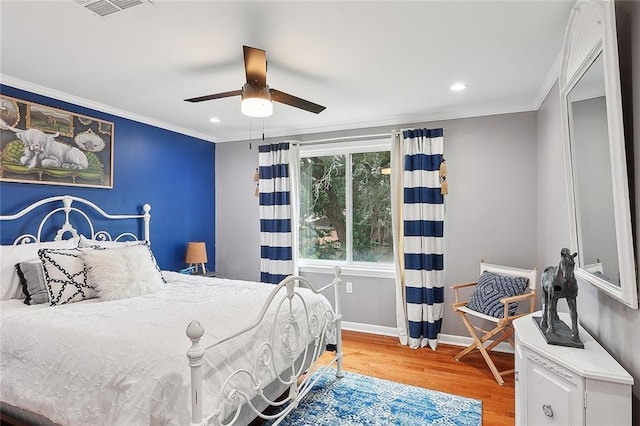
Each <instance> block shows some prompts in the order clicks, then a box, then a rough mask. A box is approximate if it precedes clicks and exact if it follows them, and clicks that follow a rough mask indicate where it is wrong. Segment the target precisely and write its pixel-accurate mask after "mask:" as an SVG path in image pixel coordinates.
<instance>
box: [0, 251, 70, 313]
mask: <svg viewBox="0 0 640 426" xmlns="http://www.w3.org/2000/svg"><path fill="white" fill-rule="evenodd" d="M77 245H78V239H77V238H71V239H68V240H62V241H48V242H43V243H28V244H16V245H6V246H0V300H9V299H22V298H23V297H24V294H23V293H22V286H21V285H20V277H19V276H18V271H17V269H16V265H17V264H18V263H20V262H33V261H37V260H38V250H40V249H43V248H72V247H76V246H77Z"/></svg>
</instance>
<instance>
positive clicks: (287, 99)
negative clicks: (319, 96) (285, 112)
mask: <svg viewBox="0 0 640 426" xmlns="http://www.w3.org/2000/svg"><path fill="white" fill-rule="evenodd" d="M271 100H272V101H276V102H280V103H282V104H287V105H290V106H292V107H296V108H300V109H303V110H305V111H309V112H313V113H315V114H319V113H321V112H322V111H324V110H325V108H326V107H323V106H322V105H318V104H314V103H313V102H309V101H307V100H305V99H301V98H298V97H296V96H293V95H290V94H288V93H284V92H281V91H279V90H276V89H271Z"/></svg>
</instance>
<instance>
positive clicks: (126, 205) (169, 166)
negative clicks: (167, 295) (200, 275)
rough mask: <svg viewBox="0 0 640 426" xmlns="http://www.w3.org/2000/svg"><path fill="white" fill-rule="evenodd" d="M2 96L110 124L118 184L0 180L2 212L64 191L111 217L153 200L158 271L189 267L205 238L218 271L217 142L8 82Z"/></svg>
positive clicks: (5, 227)
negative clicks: (188, 254)
mask: <svg viewBox="0 0 640 426" xmlns="http://www.w3.org/2000/svg"><path fill="white" fill-rule="evenodd" d="M0 93H1V94H3V95H7V96H11V97H14V98H18V99H22V100H25V101H30V102H35V103H39V104H42V105H47V106H51V107H55V108H60V109H63V110H67V111H71V112H74V113H77V114H83V115H87V116H90V117H95V118H99V119H102V120H106V121H111V122H113V123H114V129H115V133H114V171H113V189H103V188H83V187H77V186H61V185H44V184H33V183H13V182H0V214H1V215H8V214H13V213H16V212H18V211H19V210H21V209H22V208H24V207H26V206H28V205H29V204H31V203H33V202H35V201H38V200H40V199H42V198H46V197H51V196H54V195H65V194H68V195H75V196H78V197H83V198H86V199H88V200H90V201H92V202H94V203H95V204H97V205H98V206H100V207H102V208H103V209H104V210H105V211H106V212H107V213H111V214H129V213H142V205H143V204H145V203H148V204H150V205H151V230H150V232H151V242H152V248H153V253H154V255H155V256H156V259H157V261H158V264H159V265H160V268H162V269H166V270H179V269H182V268H184V267H185V264H184V256H185V251H186V245H187V242H189V241H204V242H205V243H206V245H207V254H208V259H209V262H208V264H207V268H208V269H209V270H215V144H213V143H211V142H208V141H205V140H202V139H198V138H194V137H191V136H187V135H184V134H181V133H176V132H172V131H169V130H165V129H161V128H158V127H154V126H150V125H147V124H143V123H139V122H136V121H133V120H129V119H126V118H122V117H117V116H114V115H111V114H107V113H103V112H100V111H95V110H92V109H89V108H84V107H81V106H78V105H74V104H70V103H67V102H62V101H59V100H56V99H52V98H49V97H45V96H42V95H38V94H35V93H31V92H27V91H24V90H19V89H16V88H13V87H9V86H5V85H0ZM29 231H30V232H35V231H36V230H35V229H32V230H29ZM17 233H18V231H17V230H16V229H15V227H13V228H12V225H10V224H9V223H8V222H6V223H3V224H2V227H1V228H0V242H1V243H2V244H11V243H12V242H13V239H14V238H15V237H16V235H17Z"/></svg>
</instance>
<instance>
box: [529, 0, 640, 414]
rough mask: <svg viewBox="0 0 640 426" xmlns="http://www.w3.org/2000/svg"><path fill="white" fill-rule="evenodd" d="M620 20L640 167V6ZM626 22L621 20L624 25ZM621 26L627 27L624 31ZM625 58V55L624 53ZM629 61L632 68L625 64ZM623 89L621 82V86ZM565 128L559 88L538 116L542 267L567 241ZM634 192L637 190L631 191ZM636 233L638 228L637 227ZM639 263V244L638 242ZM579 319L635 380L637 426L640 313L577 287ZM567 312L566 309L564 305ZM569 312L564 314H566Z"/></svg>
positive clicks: (625, 10)
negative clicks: (564, 162)
mask: <svg viewBox="0 0 640 426" xmlns="http://www.w3.org/2000/svg"><path fill="white" fill-rule="evenodd" d="M616 8H617V14H618V15H619V17H618V18H619V20H618V24H619V28H618V29H619V37H620V39H621V40H620V41H621V44H625V43H627V42H630V43H631V46H629V49H628V50H627V51H625V50H623V51H622V52H621V55H620V59H621V66H622V67H623V69H625V71H624V72H623V76H624V75H625V73H626V72H628V71H629V70H631V75H630V78H631V80H629V81H632V82H633V84H632V85H631V87H629V86H627V89H626V90H623V96H625V97H626V99H627V100H631V102H630V104H625V107H627V112H629V111H630V109H629V107H630V106H632V111H633V115H632V116H631V115H629V116H627V117H629V118H630V121H633V128H634V129H636V130H635V132H634V137H633V141H632V142H633V143H632V145H633V150H634V153H633V157H634V162H635V164H636V165H640V84H638V82H640V2H616ZM621 18H622V20H620V19H621ZM620 24H627V25H628V26H629V28H628V29H627V28H625V27H626V25H623V26H620ZM625 53H626V54H625ZM627 62H629V63H627ZM624 85H625V84H624V83H623V86H624ZM561 132H562V127H561V123H560V98H559V93H558V88H557V86H556V87H554V89H553V90H552V91H551V93H550V94H549V96H548V97H547V100H546V101H545V102H544V104H543V106H542V108H541V109H540V110H539V111H538V134H539V137H538V200H539V203H538V227H539V231H540V232H539V233H538V265H539V266H543V265H547V264H553V263H554V262H556V259H557V256H558V253H557V251H558V247H560V246H561V245H562V244H566V241H568V238H569V235H568V218H567V213H566V212H567V195H566V188H563V187H562V185H561V184H560V182H564V179H565V176H564V168H563V166H561V165H560V161H561V160H562V140H561V134H562V133H561ZM634 184H635V188H640V172H639V171H638V168H637V166H636V168H635V183H634ZM631 193H632V194H633V193H634V192H633V191H632V192H631ZM634 220H635V223H636V225H637V224H638V223H640V222H639V220H640V201H639V200H638V198H636V201H635V218H634ZM636 229H637V226H636ZM635 241H636V258H637V257H638V253H640V245H639V244H638V239H637V238H636V240H635ZM578 285H579V288H580V290H579V294H578V315H579V320H580V322H581V323H582V325H583V326H584V327H585V328H586V329H587V331H589V333H590V334H592V335H593V336H594V338H595V339H596V340H598V341H599V342H600V343H601V344H602V345H603V346H604V347H605V348H606V349H607V351H609V353H610V354H611V355H613V357H614V358H616V359H617V360H618V362H620V364H622V366H623V367H624V368H625V369H626V370H627V371H628V372H629V373H630V374H631V375H632V376H633V378H634V381H635V386H634V388H633V422H634V423H633V424H638V422H639V419H640V356H638V354H640V310H634V309H630V308H627V307H626V306H625V305H623V304H622V303H619V302H617V301H615V300H614V299H612V298H610V297H608V296H606V295H605V294H603V293H601V292H600V291H598V290H597V289H596V288H595V287H592V286H590V285H589V284H587V283H584V282H579V283H578ZM565 307H566V305H565ZM565 310H566V309H565Z"/></svg>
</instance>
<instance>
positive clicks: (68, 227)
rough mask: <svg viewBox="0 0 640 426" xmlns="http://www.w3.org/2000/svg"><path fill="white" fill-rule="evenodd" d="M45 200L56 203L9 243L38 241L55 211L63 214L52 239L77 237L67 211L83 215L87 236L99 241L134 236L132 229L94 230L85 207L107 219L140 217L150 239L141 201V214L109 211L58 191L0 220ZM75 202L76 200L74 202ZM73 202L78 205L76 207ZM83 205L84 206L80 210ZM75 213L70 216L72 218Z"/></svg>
mask: <svg viewBox="0 0 640 426" xmlns="http://www.w3.org/2000/svg"><path fill="white" fill-rule="evenodd" d="M49 203H55V205H58V207H55V205H54V206H53V208H52V210H51V211H49V212H48V213H47V214H46V215H45V216H44V218H43V219H42V220H41V221H40V225H39V226H38V231H37V232H36V233H35V234H29V233H27V234H22V235H20V236H18V237H17V238H16V239H15V240H14V242H13V244H14V245H15V244H26V243H34V242H41V241H42V240H41V238H42V231H43V229H44V227H45V224H46V223H47V222H48V221H49V220H50V219H51V218H52V217H53V216H54V215H56V214H64V223H63V224H62V225H61V226H60V229H58V230H57V232H56V235H55V237H54V241H60V240H62V239H64V238H63V237H64V235H65V234H66V233H67V232H68V233H69V234H71V236H72V237H79V233H78V231H77V229H76V227H74V226H73V225H72V223H71V221H70V214H71V212H75V213H77V214H78V215H79V216H80V217H81V218H83V219H84V221H85V222H86V224H87V225H88V226H89V230H90V235H88V236H87V237H88V238H91V239H96V240H103V241H120V240H125V239H134V240H138V239H139V238H138V235H137V234H136V233H134V232H122V233H120V234H117V235H115V236H112V235H111V233H109V232H108V231H104V230H100V231H96V230H95V227H94V225H93V222H92V220H91V218H90V217H89V215H88V214H87V211H90V210H89V208H91V209H93V211H95V212H96V213H98V214H99V215H100V216H101V217H102V218H104V219H107V220H136V219H138V220H142V221H143V224H144V234H143V239H144V240H146V241H150V238H149V222H150V221H151V214H150V211H151V206H150V205H149V204H145V205H144V206H143V207H142V210H143V213H142V214H133V215H131V214H126V215H124V214H109V213H107V212H105V211H104V210H102V209H101V208H100V207H98V206H97V205H96V204H94V203H92V202H91V201H89V200H86V199H84V198H80V197H74V196H72V195H58V196H55V197H49V198H45V199H43V200H40V201H37V202H35V203H33V204H31V205H29V206H27V207H25V208H24V209H22V210H20V211H19V212H18V213H16V214H12V215H7V216H0V221H5V220H16V219H20V218H22V217H24V216H26V215H27V214H28V213H29V212H31V211H33V210H35V209H37V208H38V207H41V206H44V205H47V204H49ZM59 203H62V206H61V207H60V206H59ZM74 203H76V204H74ZM77 204H80V206H78V207H76V205H77ZM83 208H84V210H83ZM75 217H77V216H74V218H75Z"/></svg>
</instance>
